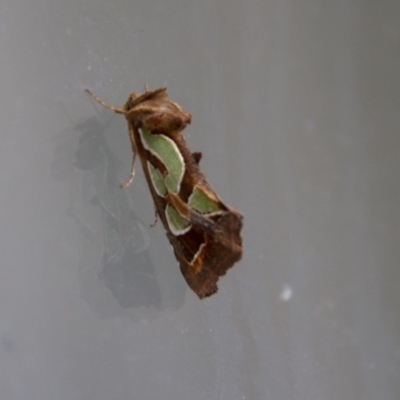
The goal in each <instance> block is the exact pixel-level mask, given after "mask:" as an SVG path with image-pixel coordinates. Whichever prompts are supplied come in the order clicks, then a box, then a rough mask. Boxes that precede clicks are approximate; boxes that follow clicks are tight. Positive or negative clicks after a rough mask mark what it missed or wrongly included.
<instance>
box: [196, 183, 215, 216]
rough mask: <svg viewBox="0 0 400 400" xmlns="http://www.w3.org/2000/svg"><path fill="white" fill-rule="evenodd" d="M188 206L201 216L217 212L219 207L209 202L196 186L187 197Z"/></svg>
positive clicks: (213, 202)
mask: <svg viewBox="0 0 400 400" xmlns="http://www.w3.org/2000/svg"><path fill="white" fill-rule="evenodd" d="M188 204H189V206H190V207H191V208H193V209H194V210H196V211H198V212H199V213H201V214H210V213H213V212H216V211H219V210H220V209H221V208H220V207H219V205H218V204H217V203H216V202H215V201H213V200H211V199H210V198H209V197H208V196H207V195H206V194H205V193H204V192H203V191H202V190H201V189H199V188H198V187H197V186H196V187H195V188H194V189H193V192H192V194H191V195H190V197H189V202H188Z"/></svg>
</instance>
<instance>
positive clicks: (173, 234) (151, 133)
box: [86, 87, 243, 299]
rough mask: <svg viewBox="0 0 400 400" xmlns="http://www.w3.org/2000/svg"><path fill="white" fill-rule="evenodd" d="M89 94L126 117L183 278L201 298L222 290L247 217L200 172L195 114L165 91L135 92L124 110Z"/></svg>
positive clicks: (237, 256) (238, 253)
mask: <svg viewBox="0 0 400 400" xmlns="http://www.w3.org/2000/svg"><path fill="white" fill-rule="evenodd" d="M86 92H87V93H89V95H90V96H92V98H93V99H94V100H96V101H97V102H98V103H100V104H101V105H102V106H104V107H106V108H108V109H110V110H112V111H114V112H115V113H117V114H123V115H124V116H125V118H126V120H127V122H128V132H129V138H130V141H131V145H132V153H133V157H132V169H131V174H130V177H129V179H128V180H127V182H126V183H124V184H122V185H121V186H122V187H126V186H129V185H130V184H131V183H132V181H133V178H134V176H135V160H136V157H137V156H139V158H140V161H141V164H142V167H143V171H144V174H145V177H146V180H147V184H148V186H149V188H150V192H151V195H152V197H153V201H154V207H155V213H156V221H157V217H159V218H160V219H161V221H162V224H163V226H164V228H165V231H166V234H167V237H168V239H169V241H170V243H171V245H172V247H173V250H174V253H175V256H176V258H177V260H178V262H179V265H180V268H181V271H182V275H183V276H184V278H185V280H186V282H187V284H188V285H189V287H190V288H191V289H192V290H193V291H194V292H195V293H196V294H197V295H198V297H199V298H201V299H202V298H204V297H208V296H211V295H212V294H214V293H216V292H217V290H218V287H217V281H218V279H219V277H220V276H222V275H225V273H226V271H227V270H228V269H229V268H231V267H232V266H233V265H234V264H235V263H236V262H237V261H239V260H240V259H241V257H242V238H241V235H240V231H241V229H242V220H243V217H242V215H241V214H240V213H239V212H238V211H236V210H234V209H233V208H231V207H229V206H227V205H226V204H225V203H224V202H223V201H222V200H221V199H220V198H219V197H218V196H217V194H216V193H215V192H214V190H213V189H212V188H211V186H210V185H209V184H208V182H207V180H206V178H205V177H204V175H203V174H202V172H201V171H200V168H199V163H200V159H201V156H202V155H201V153H200V152H193V153H192V152H191V151H190V150H189V148H188V146H187V144H186V141H185V138H184V137H183V135H182V130H183V129H184V128H185V127H186V125H187V124H190V122H191V115H190V114H189V113H187V112H185V111H183V110H182V108H181V107H180V106H179V105H178V104H177V103H175V102H173V101H171V100H170V99H169V98H168V95H167V90H166V88H161V89H157V90H154V91H148V90H147V87H146V88H145V92H144V93H143V94H138V93H132V94H131V95H130V96H129V98H128V100H127V102H126V103H125V105H124V106H123V107H122V108H118V107H114V106H111V105H109V104H107V103H105V102H104V101H103V100H101V99H100V98H98V97H97V96H95V95H94V94H93V93H92V92H91V91H90V90H89V89H86Z"/></svg>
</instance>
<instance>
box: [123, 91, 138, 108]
mask: <svg viewBox="0 0 400 400" xmlns="http://www.w3.org/2000/svg"><path fill="white" fill-rule="evenodd" d="M138 97H140V93H131V94H130V96H129V97H128V100H127V101H126V103H125V105H124V109H125V110H126V111H129V110H130V109H131V108H132V107H133V106H134V105H135V104H136V99H137V98H138Z"/></svg>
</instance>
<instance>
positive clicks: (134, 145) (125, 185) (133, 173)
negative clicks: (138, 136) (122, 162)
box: [120, 125, 137, 188]
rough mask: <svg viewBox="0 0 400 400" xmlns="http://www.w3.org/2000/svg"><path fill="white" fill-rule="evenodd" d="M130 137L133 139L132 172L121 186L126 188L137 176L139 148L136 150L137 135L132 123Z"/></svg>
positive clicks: (129, 130)
mask: <svg viewBox="0 0 400 400" xmlns="http://www.w3.org/2000/svg"><path fill="white" fill-rule="evenodd" d="M128 132H129V139H130V140H131V146H132V154H133V156H132V168H131V174H130V176H129V179H128V180H127V181H126V182H125V183H122V184H121V185H120V186H121V188H126V187H128V186H129V185H130V184H131V183H132V182H133V178H134V177H135V172H136V171H135V160H136V154H137V150H136V143H135V135H134V133H133V128H132V126H131V125H129V129H128Z"/></svg>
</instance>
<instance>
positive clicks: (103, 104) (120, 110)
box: [85, 89, 126, 114]
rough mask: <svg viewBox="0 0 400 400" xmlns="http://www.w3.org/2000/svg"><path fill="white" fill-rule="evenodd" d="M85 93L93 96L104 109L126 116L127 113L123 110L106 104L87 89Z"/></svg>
mask: <svg viewBox="0 0 400 400" xmlns="http://www.w3.org/2000/svg"><path fill="white" fill-rule="evenodd" d="M85 92H86V93H89V95H90V96H92V98H93V99H94V100H96V101H97V102H98V103H99V104H101V105H102V106H103V107H105V108H108V109H109V110H112V111H114V112H115V113H117V114H126V111H125V110H124V109H123V108H118V107H114V106H112V105H110V104H107V103H105V102H104V101H103V100H101V99H100V98H99V97H97V96H96V95H95V94H93V93H92V92H91V91H90V90H89V89H85Z"/></svg>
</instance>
